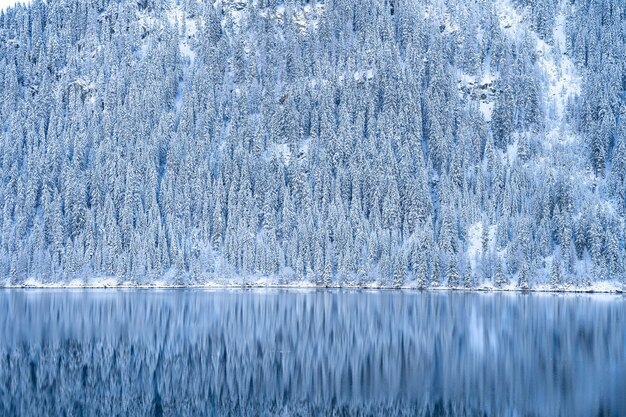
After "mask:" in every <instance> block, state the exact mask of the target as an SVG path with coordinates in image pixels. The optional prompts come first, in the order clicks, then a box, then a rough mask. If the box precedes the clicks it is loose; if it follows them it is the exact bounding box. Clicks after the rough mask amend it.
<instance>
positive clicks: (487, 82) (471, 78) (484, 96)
mask: <svg viewBox="0 0 626 417" xmlns="http://www.w3.org/2000/svg"><path fill="white" fill-rule="evenodd" d="M457 78H458V88H459V90H460V91H461V93H463V94H465V95H466V96H467V97H469V98H470V99H471V100H473V101H476V102H478V106H479V110H480V112H481V114H482V115H483V118H484V119H485V121H487V122H488V121H490V120H491V116H492V114H493V105H494V93H495V90H494V87H493V82H494V80H495V79H496V78H497V76H496V75H495V74H493V73H492V72H491V71H490V70H487V71H485V72H484V73H483V74H481V75H480V77H477V76H475V75H469V74H466V73H465V72H460V73H459V74H458V75H457Z"/></svg>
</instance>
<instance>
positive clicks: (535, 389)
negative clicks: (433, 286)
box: [0, 289, 626, 417]
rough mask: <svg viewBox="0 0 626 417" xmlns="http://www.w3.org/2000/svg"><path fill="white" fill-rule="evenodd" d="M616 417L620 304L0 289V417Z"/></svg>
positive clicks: (428, 295) (592, 298)
mask: <svg viewBox="0 0 626 417" xmlns="http://www.w3.org/2000/svg"><path fill="white" fill-rule="evenodd" d="M204 415H208V416H430V417H434V416H625V415H626V298H624V297H622V296H618V295H615V296H613V295H571V294H570V295H554V294H522V293H510V294H506V293H467V292H443V291H442V292H437V291H434V292H418V291H415V292H412V291H407V292H399V291H342V290H328V291H327V290H319V291H316V290H34V289H29V290H0V416H204Z"/></svg>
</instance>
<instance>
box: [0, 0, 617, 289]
mask: <svg viewBox="0 0 626 417" xmlns="http://www.w3.org/2000/svg"><path fill="white" fill-rule="evenodd" d="M601 3H602V4H601V5H599V4H597V2H593V1H591V0H585V1H576V2H573V3H572V2H569V1H556V2H549V1H541V0H540V1H536V0H533V1H530V0H529V1H522V0H517V1H506V2H502V1H495V0H482V1H480V2H469V3H468V2H464V1H459V0H446V1H443V2H440V1H426V2H415V1H410V0H393V1H392V0H386V1H378V0H367V1H365V2H364V1H356V0H355V1H352V0H341V1H339V0H336V1H330V0H329V1H319V2H311V1H296V0H287V1H284V2H283V1H276V0H249V1H245V0H236V1H226V0H223V1H220V0H218V1H216V2H214V3H210V2H198V1H195V0H184V1H177V2H174V1H169V0H156V1H152V0H145V1H139V2H117V1H104V2H102V1H98V2H96V1H87V2H85V1H77V0H63V1H58V2H42V1H36V2H33V3H31V4H30V5H29V6H28V7H22V6H20V7H15V8H9V9H7V11H5V12H4V13H2V14H1V15H0V96H2V104H1V105H0V172H1V173H2V177H1V178H0V203H1V206H2V211H1V213H0V225H1V226H2V229H1V233H0V282H3V283H4V284H5V285H23V284H27V285H97V284H102V283H107V285H119V284H129V285H154V284H159V285H171V284H181V285H196V284H198V285H208V284H211V283H212V284H215V283H218V284H220V285H229V284H234V285H240V284H246V283H257V284H267V285H269V284H279V283H280V284H290V285H325V286H335V285H361V286H409V287H419V288H423V287H486V288H492V287H498V288H504V289H512V288H527V287H533V288H553V289H563V288H591V286H592V285H601V286H602V287H603V288H609V287H613V288H619V287H620V286H621V285H623V282H624V279H625V274H626V247H625V244H626V242H625V239H624V216H625V213H626V191H625V190H626V128H625V126H624V117H623V115H624V112H625V111H626V110H625V108H626V93H624V92H625V91H626V59H625V58H624V56H626V46H625V42H624V39H625V38H626V36H625V29H624V28H625V27H626V25H625V24H624V22H625V21H626V18H625V10H624V6H623V4H621V3H620V2H619V1H616V0H605V1H602V2H601ZM598 283H600V284H598Z"/></svg>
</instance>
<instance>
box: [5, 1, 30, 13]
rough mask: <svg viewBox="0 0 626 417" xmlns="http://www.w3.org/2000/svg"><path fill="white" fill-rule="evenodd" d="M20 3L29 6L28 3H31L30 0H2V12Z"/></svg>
mask: <svg viewBox="0 0 626 417" xmlns="http://www.w3.org/2000/svg"><path fill="white" fill-rule="evenodd" d="M18 4H22V5H24V6H27V5H28V4H30V0H0V12H3V11H5V10H6V9H8V8H9V7H13V6H16V5H18Z"/></svg>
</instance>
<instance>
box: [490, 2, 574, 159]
mask: <svg viewBox="0 0 626 417" xmlns="http://www.w3.org/2000/svg"><path fill="white" fill-rule="evenodd" d="M496 7H497V8H498V17H499V23H500V28H501V29H502V30H503V31H504V32H505V33H506V34H507V35H508V36H510V37H511V38H513V39H519V38H520V37H521V35H522V34H523V33H525V32H527V33H529V34H530V35H531V37H532V38H533V40H534V42H535V49H536V52H537V56H538V57H539V58H538V65H539V69H540V70H541V71H542V72H543V74H544V77H543V80H544V86H543V88H542V89H541V91H543V92H545V96H544V100H545V101H544V105H545V109H546V112H547V114H546V117H547V119H548V120H547V123H546V125H548V126H550V127H551V128H550V130H549V131H548V132H546V139H548V140H547V141H546V145H547V148H548V149H550V148H551V147H552V142H554V141H556V140H559V141H561V143H563V142H564V141H566V142H573V141H574V140H575V137H574V135H572V133H571V129H570V128H569V126H566V122H565V112H566V107H567V103H568V101H569V100H571V99H572V98H574V97H576V96H577V95H579V94H580V91H581V77H580V75H579V74H577V71H576V66H575V65H574V62H573V61H572V60H571V59H570V58H569V56H567V53H566V51H567V48H566V45H565V27H564V26H565V16H566V14H567V13H568V8H571V7H572V6H571V5H569V4H568V2H566V1H560V2H559V6H558V13H557V16H556V22H555V27H554V31H553V35H552V37H553V43H554V45H550V44H548V43H547V42H545V41H544V40H542V39H540V38H539V37H538V36H537V34H536V33H534V32H533V31H532V30H530V29H529V22H528V18H527V16H526V12H525V10H523V11H522V10H520V9H516V8H515V7H514V6H513V5H512V4H511V3H510V1H509V0H505V1H496Z"/></svg>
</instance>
